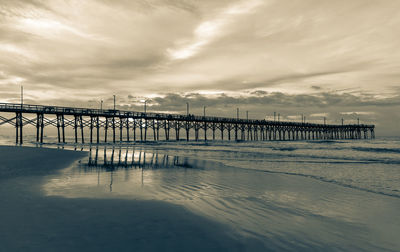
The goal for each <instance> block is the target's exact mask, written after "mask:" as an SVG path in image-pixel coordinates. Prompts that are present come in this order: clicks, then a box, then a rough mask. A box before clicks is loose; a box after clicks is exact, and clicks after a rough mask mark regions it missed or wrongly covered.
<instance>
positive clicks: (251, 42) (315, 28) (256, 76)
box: [0, 0, 400, 136]
mask: <svg viewBox="0 0 400 252" xmlns="http://www.w3.org/2000/svg"><path fill="white" fill-rule="evenodd" d="M399 9H400V1H398V0H336V1H330V0H244V1H243V0H229V1H228V0H201V1H199V0H198V1H194V0H136V1H130V0H85V1H80V0H69V1H67V0H64V1H60V0H47V1H46V0H41V1H39V0H25V1H22V0H0V91H1V92H0V102H12V103H19V102H20V88H21V86H23V88H24V103H29V104H48V105H60V106H78V107H93V108H97V107H100V103H101V100H103V101H104V103H103V106H104V107H110V108H111V107H112V106H113V95H116V100H117V107H118V108H119V109H126V110H135V111H143V109H144V108H143V105H144V102H143V101H144V100H146V101H147V102H146V104H147V111H151V112H167V113H186V103H187V102H188V103H189V104H190V112H191V113H193V114H199V115H201V114H203V111H204V106H206V114H207V115H214V116H226V117H236V109H237V108H239V111H240V117H242V118H245V117H246V111H248V114H249V118H254V119H256V118H258V119H263V118H266V119H269V120H271V119H272V117H273V113H274V112H276V113H277V114H278V113H279V114H280V118H281V120H285V121H301V115H302V114H303V115H304V116H305V117H306V121H308V122H322V121H323V118H324V117H326V118H327V119H328V122H329V123H341V119H342V118H344V122H345V123H356V122H357V118H360V123H365V124H375V125H376V127H377V130H376V131H377V135H382V136H385V135H386V136H400V125H399V124H400V123H399V122H400V112H399V111H400V72H399V69H400V50H398V48H399V45H400V15H398V10H399Z"/></svg>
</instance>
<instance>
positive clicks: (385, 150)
mask: <svg viewBox="0 0 400 252" xmlns="http://www.w3.org/2000/svg"><path fill="white" fill-rule="evenodd" d="M351 149H353V150H357V151H366V152H380V153H400V149H399V148H372V147H352V148H351Z"/></svg>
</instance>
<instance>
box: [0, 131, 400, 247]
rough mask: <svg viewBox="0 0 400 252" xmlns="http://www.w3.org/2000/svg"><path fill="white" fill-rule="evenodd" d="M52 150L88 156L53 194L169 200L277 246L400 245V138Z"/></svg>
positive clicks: (53, 185) (59, 179)
mask: <svg viewBox="0 0 400 252" xmlns="http://www.w3.org/2000/svg"><path fill="white" fill-rule="evenodd" d="M7 143H8V144H10V141H9V140H7V139H6V140H3V141H2V144H7ZM26 145H27V146H36V144H35V143H34V142H29V141H28V143H26ZM42 147H49V148H58V149H73V150H76V151H87V152H88V156H87V157H86V158H84V159H81V160H79V161H78V162H76V163H74V164H73V165H72V166H70V167H69V168H67V169H64V170H62V171H61V172H60V173H57V174H52V175H48V176H46V177H45V179H44V182H43V186H42V192H43V194H44V195H46V196H52V197H54V196H55V197H65V198H96V199H98V198H101V199H112V198H118V199H128V200H150V201H163V202H168V203H171V204H176V205H180V206H183V207H185V208H186V209H189V210H190V211H191V212H193V213H196V214H198V215H201V216H205V217H207V218H209V219H211V220H213V221H216V222H219V223H222V224H223V225H226V226H227V227H229V228H231V229H232V230H235V232H237V234H238V235H240V236H244V237H250V238H252V239H255V240H257V241H259V242H260V243H262V244H263V245H264V246H265V250H271V251H277V250H278V251H320V250H324V251H398V249H399V248H400V241H399V239H398V234H400V217H399V216H400V215H399V214H398V213H399V211H400V139H399V138H378V139H374V140H355V141H351V140H333V141H295V142H291V141H274V142H268V141H267V142H259V141H254V142H228V141H215V142H213V141H208V142H204V141H199V142H194V141H191V142H186V141H181V142H175V141H172V142H163V141H162V142H158V143H155V142H148V143H121V144H117V145H111V144H107V145H99V146H97V145H88V144H85V145H74V144H66V145H59V144H51V143H48V144H44V145H42Z"/></svg>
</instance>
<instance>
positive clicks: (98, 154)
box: [84, 147, 201, 171]
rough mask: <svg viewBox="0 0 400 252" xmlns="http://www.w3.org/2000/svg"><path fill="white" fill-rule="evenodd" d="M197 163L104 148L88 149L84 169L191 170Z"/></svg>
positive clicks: (148, 153) (160, 155)
mask: <svg viewBox="0 0 400 252" xmlns="http://www.w3.org/2000/svg"><path fill="white" fill-rule="evenodd" d="M199 162H201V161H198V160H196V159H188V158H187V157H179V156H171V155H168V154H161V153H158V152H146V151H145V150H143V149H135V148H122V147H119V148H118V147H112V148H106V147H104V148H90V149H89V160H88V162H87V164H86V165H84V169H89V170H91V168H103V169H105V170H110V171H112V170H116V169H121V168H150V169H158V168H170V167H183V168H193V167H198V166H199V165H200V164H199Z"/></svg>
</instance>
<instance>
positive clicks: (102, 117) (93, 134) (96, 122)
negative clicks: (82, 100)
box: [0, 103, 375, 144]
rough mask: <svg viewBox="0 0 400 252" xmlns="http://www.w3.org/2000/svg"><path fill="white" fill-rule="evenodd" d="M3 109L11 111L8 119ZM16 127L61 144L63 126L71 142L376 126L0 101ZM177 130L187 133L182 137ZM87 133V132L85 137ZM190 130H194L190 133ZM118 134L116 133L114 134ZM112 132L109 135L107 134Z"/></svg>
mask: <svg viewBox="0 0 400 252" xmlns="http://www.w3.org/2000/svg"><path fill="white" fill-rule="evenodd" d="M1 113H6V114H9V113H13V114H15V116H13V117H11V118H6V117H5V116H2V115H1ZM3 124H11V125H12V126H14V127H15V140H16V143H20V144H22V143H23V127H24V126H28V125H31V126H34V127H36V141H37V142H38V143H43V136H44V129H45V128H46V127H54V128H56V129H57V139H58V142H59V143H65V142H66V137H65V135H66V128H72V129H73V137H74V140H73V141H74V142H75V143H78V142H80V143H85V141H87V142H89V143H100V142H111V141H112V142H113V143H115V142H116V141H119V142H122V141H128V142H129V141H148V140H153V141H159V140H167V141H168V140H187V141H189V140H196V141H198V140H216V139H221V140H224V139H225V140H235V141H239V140H241V141H273V140H281V141H283V140H286V141H289V140H292V141H295V140H323V139H369V138H375V126H374V125H365V124H348V125H332V124H316V123H301V122H281V121H268V120H248V119H239V118H226V117H210V116H194V115H178V114H165V113H142V112H133V111H122V110H115V109H113V110H103V109H91V108H73V107H59V106H44V105H28V104H13V103H0V126H1V125H3ZM181 130H182V131H183V132H184V133H186V134H185V135H184V136H181V135H180V133H181ZM85 133H86V136H85ZM193 133H194V135H193ZM117 134H118V135H117ZM109 135H111V136H109Z"/></svg>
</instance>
